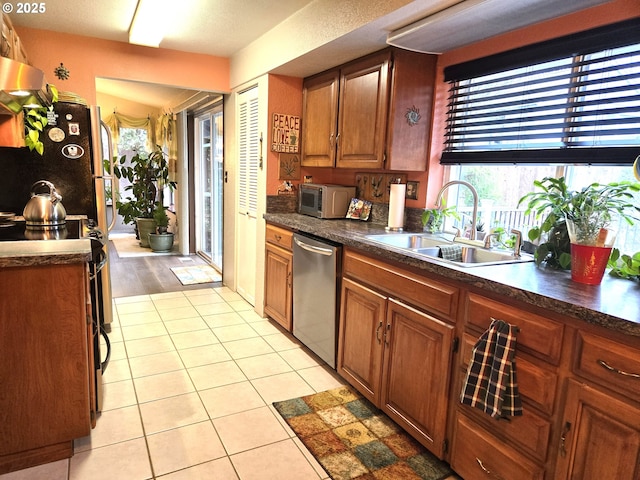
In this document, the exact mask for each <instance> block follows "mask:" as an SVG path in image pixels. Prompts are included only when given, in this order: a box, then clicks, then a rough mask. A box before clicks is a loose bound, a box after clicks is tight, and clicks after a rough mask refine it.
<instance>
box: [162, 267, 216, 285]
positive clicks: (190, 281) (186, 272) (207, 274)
mask: <svg viewBox="0 0 640 480" xmlns="http://www.w3.org/2000/svg"><path fill="white" fill-rule="evenodd" d="M171 271H172V272H173V273H174V274H175V276H176V277H178V280H180V283H182V284H183V285H195V284H198V283H212V282H221V281H222V276H221V275H220V274H219V273H218V272H216V271H215V270H214V269H213V268H212V267H210V266H209V265H195V266H192V267H171Z"/></svg>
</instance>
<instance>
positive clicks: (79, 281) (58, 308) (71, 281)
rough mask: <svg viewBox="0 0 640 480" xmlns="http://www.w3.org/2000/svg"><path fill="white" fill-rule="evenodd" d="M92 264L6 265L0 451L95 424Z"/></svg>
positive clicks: (64, 437)
mask: <svg viewBox="0 0 640 480" xmlns="http://www.w3.org/2000/svg"><path fill="white" fill-rule="evenodd" d="M86 269H87V266H86V264H84V263H75V264H68V265H38V266H25V267H10V268H0V288H1V290H2V302H0V319H2V321H0V379H1V381H0V382H1V384H2V387H1V392H2V393H0V412H1V413H0V418H1V420H2V421H0V439H2V440H0V456H3V455H9V454H12V453H17V452H23V451H27V450H34V451H33V452H32V453H31V455H33V456H34V458H35V457H36V455H37V454H38V452H36V451H35V449H38V448H40V447H49V446H54V445H56V444H61V443H62V442H71V441H72V440H73V439H75V438H80V437H84V436H86V435H88V434H89V433H90V431H91V406H90V399H89V368H90V366H89V365H87V360H88V359H89V358H90V356H89V353H88V351H87V350H88V349H89V348H90V345H88V344H87V337H88V335H87V328H90V325H88V321H87V305H86V291H85V288H86V286H85V285H86V284H85V282H86ZM28 457H29V455H26V454H25V457H24V459H25V461H26V462H28ZM58 458H62V457H58ZM22 465H28V464H27V463H25V464H22ZM31 465H32V464H31ZM5 466H6V465H3V464H2V462H0V473H5V472H6V471H7V470H3V468H4V467H5ZM29 466H30V465H29Z"/></svg>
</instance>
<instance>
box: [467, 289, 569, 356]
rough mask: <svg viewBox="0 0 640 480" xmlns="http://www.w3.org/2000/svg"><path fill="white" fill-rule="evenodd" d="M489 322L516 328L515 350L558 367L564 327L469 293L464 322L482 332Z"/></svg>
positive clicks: (538, 316)
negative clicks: (517, 349) (492, 321)
mask: <svg viewBox="0 0 640 480" xmlns="http://www.w3.org/2000/svg"><path fill="white" fill-rule="evenodd" d="M491 318H496V319H500V320H504V321H505V322H508V323H510V324H512V325H516V326H518V327H519V328H520V332H519V333H518V348H519V349H522V351H526V352H528V353H530V354H532V355H534V356H536V357H538V358H541V359H542V360H544V361H546V362H550V363H552V364H553V365H558V362H559V361H560V350H561V348H562V335H563V333H564V325H562V324H560V323H557V322H555V321H553V320H550V319H548V318H545V317H542V316H540V315H536V314H535V313H531V312H527V311H526V310H522V309H520V308H517V307H513V306H511V305H505V304H504V303H500V302H497V301H495V300H491V299H489V298H486V297H482V296H480V295H477V294H475V293H469V296H468V297H467V301H466V308H465V311H464V320H465V321H466V322H467V323H469V324H471V325H475V326H476V327H479V328H480V329H482V330H486V329H487V328H489V326H490V325H491Z"/></svg>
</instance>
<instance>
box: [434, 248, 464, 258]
mask: <svg viewBox="0 0 640 480" xmlns="http://www.w3.org/2000/svg"><path fill="white" fill-rule="evenodd" d="M438 248H440V257H441V258H444V259H445V260H451V261H454V262H461V261H462V245H439V246H438Z"/></svg>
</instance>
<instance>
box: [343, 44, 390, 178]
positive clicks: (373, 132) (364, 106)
mask: <svg viewBox="0 0 640 480" xmlns="http://www.w3.org/2000/svg"><path fill="white" fill-rule="evenodd" d="M389 61H390V53H389V52H388V51H386V52H383V53H381V54H374V55H372V56H369V57H365V58H364V59H362V60H359V61H357V62H354V63H351V64H348V65H346V66H345V67H343V68H342V71H341V75H340V101H339V105H340V109H339V112H338V134H339V136H338V150H337V159H336V167H343V168H382V167H383V166H384V144H385V140H386V138H385V136H386V125H387V112H388V100H389V82H388V78H389Z"/></svg>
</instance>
